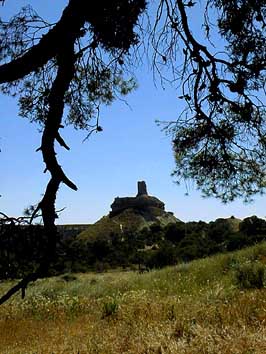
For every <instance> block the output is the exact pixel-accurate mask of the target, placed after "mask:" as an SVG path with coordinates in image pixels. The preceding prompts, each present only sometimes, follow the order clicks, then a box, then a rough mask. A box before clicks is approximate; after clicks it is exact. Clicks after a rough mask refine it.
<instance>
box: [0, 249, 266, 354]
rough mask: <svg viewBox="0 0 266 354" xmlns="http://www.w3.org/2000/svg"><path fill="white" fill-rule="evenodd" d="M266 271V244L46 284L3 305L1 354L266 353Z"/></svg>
mask: <svg viewBox="0 0 266 354" xmlns="http://www.w3.org/2000/svg"><path fill="white" fill-rule="evenodd" d="M265 267H266V244H265V243H261V244H258V245H256V246H253V247H251V248H247V249H244V250H241V251H237V252H234V253H228V254H219V255H216V256H213V257H210V258H205V259H201V260H196V261H192V262H190V263H182V264H179V265H177V266H173V267H166V268H164V269H161V270H153V271H150V272H147V273H144V274H139V273H137V272H118V271H116V272H107V273H101V274H96V273H87V274H65V275H61V276H58V277H53V278H49V279H42V280H39V281H37V282H36V283H34V284H32V285H31V286H30V287H29V289H28V291H27V296H26V299H25V300H21V299H20V298H19V296H18V295H17V297H15V298H14V299H12V300H11V301H10V302H8V303H6V304H5V305H4V306H1V307H0V353H3V354H33V353H36V354H41V353H45V354H48V353H56V354H62V353H67V354H71V353H73V354H74V353H75V354H77V353H79V354H87V353H99V354H107V353H108V354H118V353H128V354H129V353H130V354H144V353H147V354H148V353H158V354H159V353H167V354H168V353H173V354H176V353H178V354H199V353H210V354H218V353H219V354H251V353H252V354H263V353H266V288H265V285H266V282H265ZM10 285H11V282H2V283H1V284H0V292H1V293H3V292H4V291H5V290H6V289H7V288H8V287H9V286H10Z"/></svg>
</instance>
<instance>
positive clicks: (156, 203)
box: [109, 181, 164, 217]
mask: <svg viewBox="0 0 266 354" xmlns="http://www.w3.org/2000/svg"><path fill="white" fill-rule="evenodd" d="M150 208H155V209H160V210H162V211H164V203H163V202H161V201H160V200H159V199H158V198H156V197H152V196H149V195H148V193H147V187H146V183H145V182H144V181H139V182H138V193H137V195H136V197H124V198H119V197H117V198H115V200H114V202H113V204H112V205H111V209H112V211H111V212H110V214H109V216H110V217H113V216H115V215H118V214H120V213H121V212H123V211H124V210H126V209H135V210H137V211H142V212H144V211H148V209H150Z"/></svg>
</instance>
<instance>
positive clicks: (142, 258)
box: [69, 216, 266, 271]
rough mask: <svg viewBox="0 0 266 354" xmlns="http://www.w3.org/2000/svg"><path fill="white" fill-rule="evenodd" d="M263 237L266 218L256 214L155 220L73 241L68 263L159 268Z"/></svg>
mask: <svg viewBox="0 0 266 354" xmlns="http://www.w3.org/2000/svg"><path fill="white" fill-rule="evenodd" d="M265 238H266V221H264V220H262V219H259V218H257V217H256V216H252V217H249V218H246V219H244V220H243V221H239V222H237V219H235V218H234V217H231V218H230V219H217V220H216V221H214V222H210V223H206V222H203V221H199V222H188V223H184V222H177V223H172V224H168V225H167V226H165V227H162V226H161V225H160V223H155V224H153V225H151V227H150V228H144V229H142V230H141V231H140V232H135V233H132V232H126V231H124V232H120V233H111V234H110V235H101V237H98V238H96V239H94V240H88V241H86V242H85V241H84V242H80V241H76V242H75V241H74V242H72V243H71V245H70V249H71V250H72V258H71V261H70V260H69V266H70V269H71V270H74V271H83V270H86V269H87V268H90V269H93V270H105V269H108V268H115V267H124V268H127V267H130V268H132V267H133V268H136V269H138V268H139V269H140V270H145V269H151V268H161V267H164V266H167V265H174V264H177V263H179V262H188V261H191V260H193V259H196V258H202V257H207V256H210V255H212V254H214V253H218V252H227V251H233V250H237V249H241V248H243V247H247V246H250V245H253V244H255V243H257V242H261V241H262V240H264V239H265ZM70 262H71V265H70Z"/></svg>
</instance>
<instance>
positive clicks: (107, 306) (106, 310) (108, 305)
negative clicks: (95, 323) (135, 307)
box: [102, 299, 119, 318]
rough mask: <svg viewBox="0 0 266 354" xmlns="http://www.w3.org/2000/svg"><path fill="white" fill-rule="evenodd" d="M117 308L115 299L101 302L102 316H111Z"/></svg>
mask: <svg viewBox="0 0 266 354" xmlns="http://www.w3.org/2000/svg"><path fill="white" fill-rule="evenodd" d="M118 308H119V305H118V302H117V301H116V299H112V300H111V301H107V302H105V303H104V304H103V313H102V318H105V317H109V316H113V315H115V314H116V313H117V311H118Z"/></svg>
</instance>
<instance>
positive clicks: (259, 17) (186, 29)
mask: <svg viewBox="0 0 266 354" xmlns="http://www.w3.org/2000/svg"><path fill="white" fill-rule="evenodd" d="M204 4H205V11H204V21H203V23H202V28H203V30H202V31H201V35H199V34H198V33H196V34H195V30H194V31H193V28H192V22H191V20H190V15H193V11H194V16H195V14H196V15H197V16H199V14H200V13H201V8H200V2H199V1H194V2H192V1H182V0H177V1H172V0H161V1H159V7H158V12H157V18H156V22H155V25H154V28H153V33H152V44H153V47H154V49H155V51H154V58H153V61H154V66H155V69H156V70H157V71H158V72H159V74H160V75H162V72H163V71H162V70H163V67H164V66H166V67H168V68H170V69H172V76H171V80H173V81H174V82H177V83H178V85H180V89H181V95H180V96H179V99H181V100H183V102H184V111H183V112H182V113H181V114H180V116H179V118H178V120H177V121H172V122H167V123H165V126H164V128H165V129H166V131H167V132H168V133H169V134H171V135H172V136H173V148H174V152H175V157H176V163H177V167H176V169H175V171H174V172H173V175H174V176H175V177H176V178H177V180H178V181H179V180H180V179H185V180H189V179H193V180H194V181H195V182H196V184H197V186H198V188H199V189H200V190H201V191H202V192H203V194H204V195H206V196H210V195H214V196H216V197H218V198H221V199H222V200H223V201H225V202H226V201H231V200H233V199H234V198H236V197H240V198H244V199H245V200H249V199H250V198H251V196H252V195H254V194H256V193H259V192H263V191H264V189H265V185H266V184H265V183H266V181H265V162H266V154H265V153H266V140H265V133H266V131H265V127H266V125H265V123H266V120H265V119H266V115H265V103H264V99H265V79H266V75H265V69H266V66H265V63H266V61H265V60H266V51H265V36H266V26H265V25H266V22H265V14H266V4H265V1H252V0H247V1H242V0H237V1H231V0H229V1H227V0H224V1H223V0H207V1H205V2H204V3H201V5H204ZM158 32H159V36H158V35H157V33H158ZM213 33H214V35H213V36H212V34H213ZM204 35H205V39H204V38H203V37H204ZM197 38H200V40H198V39H197ZM202 38H203V39H202ZM177 53H178V55H177ZM162 79H163V78H162Z"/></svg>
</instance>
